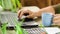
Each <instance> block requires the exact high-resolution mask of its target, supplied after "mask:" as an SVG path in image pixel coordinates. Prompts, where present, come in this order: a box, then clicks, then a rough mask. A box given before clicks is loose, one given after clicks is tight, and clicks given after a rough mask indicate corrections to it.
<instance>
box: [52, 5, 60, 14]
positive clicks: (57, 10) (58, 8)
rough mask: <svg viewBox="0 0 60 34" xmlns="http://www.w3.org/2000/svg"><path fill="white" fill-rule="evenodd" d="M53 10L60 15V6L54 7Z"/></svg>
mask: <svg viewBox="0 0 60 34" xmlns="http://www.w3.org/2000/svg"><path fill="white" fill-rule="evenodd" d="M53 8H54V9H55V13H60V4H57V5H53Z"/></svg>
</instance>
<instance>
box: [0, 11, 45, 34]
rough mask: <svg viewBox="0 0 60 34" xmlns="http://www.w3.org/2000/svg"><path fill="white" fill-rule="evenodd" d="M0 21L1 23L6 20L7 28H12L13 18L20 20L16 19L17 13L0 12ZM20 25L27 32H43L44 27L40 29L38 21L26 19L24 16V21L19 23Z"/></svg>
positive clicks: (33, 33)
mask: <svg viewBox="0 0 60 34" xmlns="http://www.w3.org/2000/svg"><path fill="white" fill-rule="evenodd" d="M0 18H1V19H0V21H1V24H3V23H5V22H8V24H7V29H14V27H15V23H14V21H13V20H14V18H15V19H16V20H17V21H19V22H20V21H21V19H18V17H17V13H12V12H2V13H1V14H0ZM21 27H22V28H23V29H24V30H26V31H27V32H28V34H40V33H42V32H45V30H44V29H41V28H40V27H39V26H38V23H37V22H35V21H34V20H33V19H28V18H25V21H24V23H23V24H22V25H21Z"/></svg>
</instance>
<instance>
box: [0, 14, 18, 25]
mask: <svg viewBox="0 0 60 34" xmlns="http://www.w3.org/2000/svg"><path fill="white" fill-rule="evenodd" d="M14 18H16V19H17V14H15V13H2V14H1V22H2V23H4V22H8V25H7V26H14Z"/></svg>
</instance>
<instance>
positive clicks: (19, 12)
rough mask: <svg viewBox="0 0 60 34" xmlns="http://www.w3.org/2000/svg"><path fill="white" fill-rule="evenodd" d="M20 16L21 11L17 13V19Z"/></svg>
mask: <svg viewBox="0 0 60 34" xmlns="http://www.w3.org/2000/svg"><path fill="white" fill-rule="evenodd" d="M20 14H21V10H19V11H18V18H19V16H20Z"/></svg>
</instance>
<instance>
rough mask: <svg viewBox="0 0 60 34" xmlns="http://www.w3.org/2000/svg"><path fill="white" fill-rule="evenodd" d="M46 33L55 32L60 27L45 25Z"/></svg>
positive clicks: (51, 33)
mask: <svg viewBox="0 0 60 34" xmlns="http://www.w3.org/2000/svg"><path fill="white" fill-rule="evenodd" d="M45 29H46V31H47V33H48V34H56V33H58V32H60V29H59V28H58V27H47V28H45Z"/></svg>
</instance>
